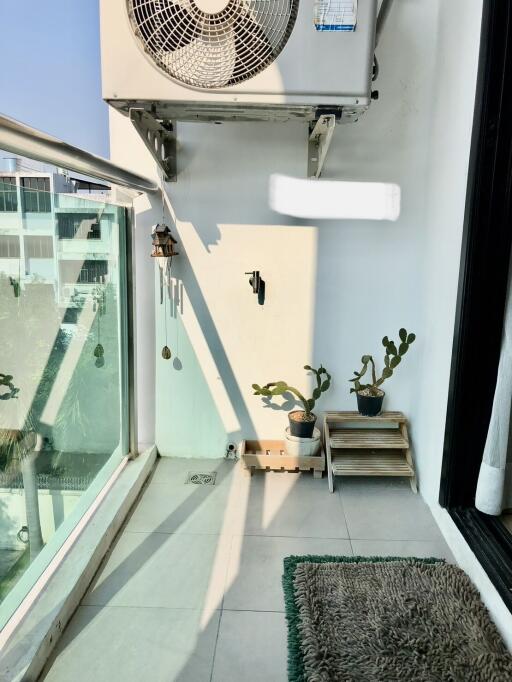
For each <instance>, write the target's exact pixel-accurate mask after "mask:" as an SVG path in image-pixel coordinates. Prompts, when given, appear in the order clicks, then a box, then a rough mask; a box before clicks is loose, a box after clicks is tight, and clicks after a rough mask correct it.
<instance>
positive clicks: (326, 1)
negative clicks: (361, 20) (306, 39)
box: [314, 0, 357, 31]
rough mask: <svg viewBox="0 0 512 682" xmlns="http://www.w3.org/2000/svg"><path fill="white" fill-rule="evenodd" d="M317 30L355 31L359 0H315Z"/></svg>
mask: <svg viewBox="0 0 512 682" xmlns="http://www.w3.org/2000/svg"><path fill="white" fill-rule="evenodd" d="M314 22H315V28H316V30H317V31H355V30H356V24H357V0H315V15H314Z"/></svg>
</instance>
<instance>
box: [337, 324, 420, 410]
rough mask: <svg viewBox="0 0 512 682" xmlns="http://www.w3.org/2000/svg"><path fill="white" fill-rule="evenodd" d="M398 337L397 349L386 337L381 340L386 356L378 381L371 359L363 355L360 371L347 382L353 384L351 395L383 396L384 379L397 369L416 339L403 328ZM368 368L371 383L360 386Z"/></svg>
mask: <svg viewBox="0 0 512 682" xmlns="http://www.w3.org/2000/svg"><path fill="white" fill-rule="evenodd" d="M398 336H399V337H400V344H399V345H398V348H397V347H396V345H395V342H394V341H390V340H389V339H388V337H387V336H385V337H384V338H383V339H382V345H383V346H384V348H385V349H386V354H385V356H384V368H383V370H382V374H381V376H380V378H379V379H377V373H376V370H375V362H374V360H373V357H372V356H371V355H363V357H362V358H361V362H362V363H363V367H362V369H361V371H360V372H354V375H355V376H354V377H352V378H351V379H349V381H350V382H351V383H353V384H354V386H353V388H351V389H350V392H351V393H360V392H362V391H364V393H365V394H366V395H368V396H374V397H377V396H381V395H383V392H382V390H381V388H380V386H382V384H383V383H384V382H385V381H386V379H389V378H390V377H392V376H393V372H394V370H395V369H396V368H397V367H398V365H399V364H400V362H401V361H402V358H403V356H404V355H405V354H406V353H407V351H408V350H409V346H410V345H411V343H413V342H414V340H415V339H416V334H409V333H408V332H407V330H406V329H403V328H402V329H400V331H399V332H398ZM369 366H371V370H372V383H371V384H362V383H361V379H362V378H363V377H364V375H365V374H366V371H367V369H368V367H369Z"/></svg>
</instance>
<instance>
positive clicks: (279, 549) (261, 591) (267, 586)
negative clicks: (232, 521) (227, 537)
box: [224, 535, 352, 611]
mask: <svg viewBox="0 0 512 682" xmlns="http://www.w3.org/2000/svg"><path fill="white" fill-rule="evenodd" d="M292 554H297V555H303V554H336V555H338V554H339V555H349V556H351V555H352V551H351V547H350V542H349V541H348V540H326V539H320V538H283V537H264V536H261V535H246V536H242V537H238V536H236V537H234V538H233V544H232V547H231V554H230V557H229V567H228V575H227V583H226V592H225V596H224V608H226V609H234V610H249V611H284V599H283V588H282V585H281V577H282V575H283V559H284V557H286V556H290V555H292Z"/></svg>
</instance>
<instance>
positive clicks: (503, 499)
mask: <svg viewBox="0 0 512 682" xmlns="http://www.w3.org/2000/svg"><path fill="white" fill-rule="evenodd" d="M477 399H478V397H477ZM511 412H512V287H511V284H510V282H509V290H508V296H507V305H506V311H505V324H504V327H503V339H502V342H501V355H500V363H499V367H498V379H497V381H496V389H495V392H494V400H493V405H492V414H491V421H490V423H489V431H488V432H487V440H486V442H485V448H484V456H483V460H482V465H481V467H480V474H479V476H478V485H477V489H476V500H475V505H476V508H477V509H479V510H480V511H481V512H484V513H485V514H492V515H493V516H499V515H500V514H501V513H502V511H503V510H505V509H510V508H512V415H511Z"/></svg>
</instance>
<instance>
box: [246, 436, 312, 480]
mask: <svg viewBox="0 0 512 682" xmlns="http://www.w3.org/2000/svg"><path fill="white" fill-rule="evenodd" d="M240 457H241V459H242V463H243V467H244V469H245V470H246V471H247V473H249V474H250V475H251V476H252V474H253V473H254V471H255V470H256V469H263V470H264V471H310V470H311V469H312V470H313V476H314V477H315V478H322V473H323V472H324V471H325V456H324V453H323V451H322V450H320V453H319V454H318V455H315V456H313V457H293V456H291V455H287V454H286V451H285V449H284V441H282V440H243V441H242V442H241V444H240Z"/></svg>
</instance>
